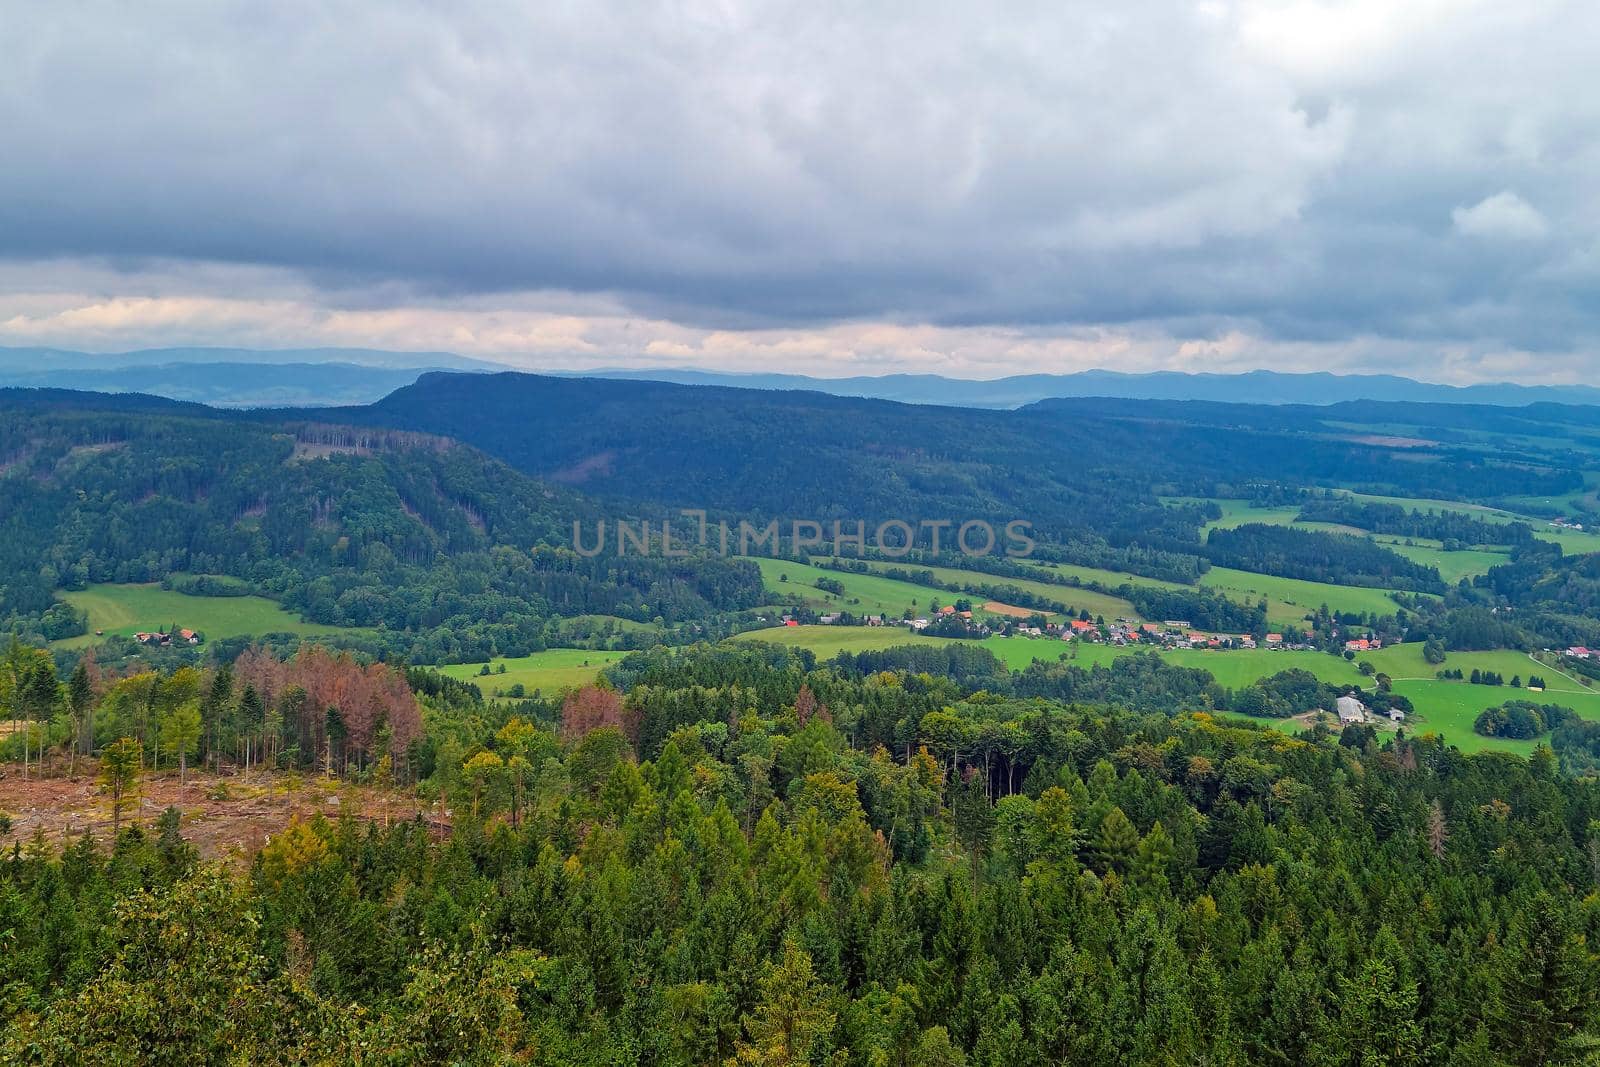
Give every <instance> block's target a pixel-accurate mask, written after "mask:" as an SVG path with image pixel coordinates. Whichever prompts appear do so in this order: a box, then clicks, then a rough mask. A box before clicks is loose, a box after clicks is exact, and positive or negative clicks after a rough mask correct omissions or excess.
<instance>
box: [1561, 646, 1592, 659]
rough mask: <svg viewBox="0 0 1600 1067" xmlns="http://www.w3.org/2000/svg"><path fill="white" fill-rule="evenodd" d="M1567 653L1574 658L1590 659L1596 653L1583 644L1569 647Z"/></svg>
mask: <svg viewBox="0 0 1600 1067" xmlns="http://www.w3.org/2000/svg"><path fill="white" fill-rule="evenodd" d="M1567 655H1569V656H1571V657H1572V658H1573V659H1588V658H1589V657H1590V656H1592V655H1594V653H1593V652H1590V651H1589V650H1588V649H1587V648H1585V647H1584V646H1582V645H1574V646H1573V647H1571V648H1569V649H1567Z"/></svg>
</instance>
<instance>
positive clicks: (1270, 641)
mask: <svg viewBox="0 0 1600 1067" xmlns="http://www.w3.org/2000/svg"><path fill="white" fill-rule="evenodd" d="M1267 647H1268V648H1282V647H1283V635H1282V634H1268V635H1267Z"/></svg>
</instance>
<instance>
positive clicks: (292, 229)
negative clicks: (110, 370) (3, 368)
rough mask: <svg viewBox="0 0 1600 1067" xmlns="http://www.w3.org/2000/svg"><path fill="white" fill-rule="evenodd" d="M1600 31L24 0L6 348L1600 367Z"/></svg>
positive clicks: (7, 113) (1135, 16)
mask: <svg viewBox="0 0 1600 1067" xmlns="http://www.w3.org/2000/svg"><path fill="white" fill-rule="evenodd" d="M1596 42H1600V4H1596V3H1594V2H1593V0H1573V2H1562V0H1515V2H1512V0H1497V2H1483V3H1479V2H1474V0H1405V2H1403V3H1402V2H1397V0H1342V2H1311V0H1305V2H1302V0H1288V2H1272V0H1202V2H1198V3H1196V2H1175V0H1116V2H1115V3H1107V2H1105V0H1088V2H1079V0H1049V2H1040V3H1036V4H1029V3H1012V4H972V3H962V4H943V3H938V2H935V0H923V2H920V3H916V4H879V3H861V2H856V3H847V4H832V3H826V2H819V0H797V2H792V3H791V2H767V3H739V2H733V0H728V2H722V3H716V2H705V3H639V4H624V3H558V2H551V3H532V4H530V3H525V2H517V3H511V2H506V3H493V2H479V3H465V4H456V3H439V2H434V0H430V2H426V3H422V2H411V0H315V2H301V0H273V2H271V3H259V2H255V3H228V2H216V3H199V2H191V3H183V4H178V3H161V2H153V3H144V4H126V3H121V2H118V3H91V2H78V3H24V2H21V0H11V2H7V0H0V345H51V346H58V347H66V348H83V349H90V350H99V351H104V350H114V349H124V348H138V347H154V346H165V345H195V344H198V345H242V346H257V347H278V348H281V347H302V346H324V345H352V346H368V347H378V348H394V349H408V350H441V349H442V350H450V351H455V352H459V353H462V354H465V355H471V356H478V357H484V358H490V359H498V360H502V361H505V362H510V363H514V364H517V365H521V366H530V367H583V366H643V365H661V364H672V365H680V366H691V365H692V366H703V367H716V368H722V369H733V370H757V371H770V370H791V371H798V372H805V373H815V374H824V375H842V374H859V373H868V374H871V373H884V372H888V371H901V370H916V371H931V372H938V373H945V374H954V375H960V376H967V377H997V376H1000V375H1003V374H1008V373H1018V372H1029V371H1071V370H1079V369H1084V368H1087V367H1094V366H1103V367H1112V368H1116V369H1121V370H1156V369H1181V370H1208V371H1227V370H1242V369H1247V368H1251V367H1258V366H1266V367H1273V368H1277V369H1287V370H1328V369H1332V370H1340V371H1387V372H1394V373H1402V374H1409V375H1412V376H1415V377H1420V378H1424V379H1429V380H1437V381H1451V382H1468V381H1481V380H1501V379H1511V380H1520V381H1528V382H1549V381H1591V382H1592V381H1593V380H1594V379H1595V377H1596V372H1600V357H1597V355H1596V353H1597V352H1600V177H1597V176H1600V142H1597V135H1600V64H1597V62H1596V60H1597V58H1600V46H1597V43H1596Z"/></svg>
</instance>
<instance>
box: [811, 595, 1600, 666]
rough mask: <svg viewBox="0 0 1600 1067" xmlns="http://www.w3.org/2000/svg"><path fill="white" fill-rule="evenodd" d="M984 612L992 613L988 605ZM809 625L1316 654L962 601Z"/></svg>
mask: <svg viewBox="0 0 1600 1067" xmlns="http://www.w3.org/2000/svg"><path fill="white" fill-rule="evenodd" d="M963 605H967V606H963ZM985 607H987V608H990V609H991V611H992V610H993V608H992V605H985ZM996 614H1000V613H996ZM803 621H805V620H804V619H803V618H802V617H801V616H799V615H796V614H786V615H784V616H782V617H781V620H780V622H781V624H782V625H784V626H800V625H802V623H803ZM814 621H815V623H816V624H817V625H821V626H904V627H906V628H908V629H910V630H911V631H913V632H915V633H925V634H930V635H932V636H962V637H971V638H984V637H991V636H1008V637H1009V636H1021V637H1032V638H1038V639H1040V640H1058V641H1087V642H1091V643H1103V644H1109V645H1116V646H1126V645H1133V644H1142V645H1148V646H1150V647H1151V648H1160V649H1179V648H1205V649H1217V650H1226V649H1256V648H1266V649H1283V650H1287V651H1294V652H1311V651H1318V650H1320V646H1318V645H1314V644H1311V643H1309V642H1306V641H1304V640H1290V639H1288V638H1286V636H1285V635H1284V634H1283V633H1266V634H1263V635H1261V637H1260V639H1259V640H1258V639H1257V638H1256V636H1255V635H1253V634H1240V633H1207V632H1204V631H1201V630H1197V629H1195V628H1194V627H1193V626H1192V625H1191V624H1190V623H1189V622H1188V621H1187V620H1184V619H1167V620H1164V621H1162V622H1140V621H1139V620H1137V619H1128V618H1118V619H1115V620H1112V621H1110V622H1107V621H1106V620H1105V619H1099V620H1091V619H1088V618H1076V619H1067V620H1063V621H1061V622H1053V621H1050V620H1049V619H1047V618H1046V617H1045V616H1044V615H1043V613H1040V612H1030V613H1029V614H1028V616H1027V618H1026V619H1025V620H1022V621H1014V620H1007V621H1005V622H1002V623H998V624H995V623H994V620H993V619H990V620H986V619H984V618H982V617H979V616H978V615H976V614H975V613H974V611H973V610H972V608H971V606H970V604H969V602H968V601H966V600H958V601H956V602H955V603H954V604H946V605H945V606H943V607H940V608H937V609H936V610H935V611H934V613H933V616H932V617H931V618H925V617H916V618H905V619H889V618H887V617H886V616H883V615H864V616H857V615H852V614H851V613H849V612H841V611H832V612H826V613H824V614H821V615H817V616H816V617H815V620H814ZM1343 648H1344V651H1345V652H1348V653H1352V654H1359V653H1363V652H1376V651H1378V650H1379V649H1381V648H1383V641H1382V639H1381V638H1378V637H1376V636H1374V635H1370V634H1369V635H1367V636H1365V637H1354V638H1350V639H1348V640H1346V641H1345V642H1344V645H1343ZM1581 651H1584V652H1587V651H1588V650H1587V649H1584V650H1581Z"/></svg>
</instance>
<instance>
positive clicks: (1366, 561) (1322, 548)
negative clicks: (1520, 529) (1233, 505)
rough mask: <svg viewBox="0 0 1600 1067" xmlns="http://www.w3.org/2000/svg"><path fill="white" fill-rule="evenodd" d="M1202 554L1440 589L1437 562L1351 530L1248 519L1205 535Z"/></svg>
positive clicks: (1264, 568) (1296, 574)
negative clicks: (1419, 559) (1332, 530)
mask: <svg viewBox="0 0 1600 1067" xmlns="http://www.w3.org/2000/svg"><path fill="white" fill-rule="evenodd" d="M1205 553H1206V557H1207V558H1208V559H1210V560H1211V562H1212V563H1215V564H1217V565H1218V566H1220V567H1234V568H1237V569H1239V570H1248V571H1256V572H1257V573H1260V574H1276V575H1280V576H1282V577H1284V578H1299V579H1302V580H1304V581H1312V582H1328V583H1330V584H1333V585H1358V586H1376V587H1379V588H1387V589H1406V590H1411V591H1414V592H1424V593H1442V592H1443V591H1444V582H1443V581H1441V580H1440V578H1439V571H1438V569H1437V568H1434V567H1429V566H1425V565H1423V564H1420V563H1416V562H1414V561H1412V560H1409V559H1407V558H1406V557H1404V556H1402V555H1400V554H1399V553H1398V552H1395V551H1393V550H1392V549H1389V548H1386V547H1384V546H1383V545H1380V544H1377V543H1376V542H1374V541H1371V540H1369V539H1367V538H1365V537H1356V536H1355V535H1353V534H1343V533H1325V532H1323V531H1321V530H1297V529H1294V528H1293V527H1289V526H1274V525H1272V524H1270V523H1261V522H1252V523H1246V524H1244V525H1242V526H1237V527H1232V528H1227V527H1220V528H1218V529H1214V530H1212V531H1211V532H1210V533H1209V534H1208V535H1207V536H1206V545H1205Z"/></svg>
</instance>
